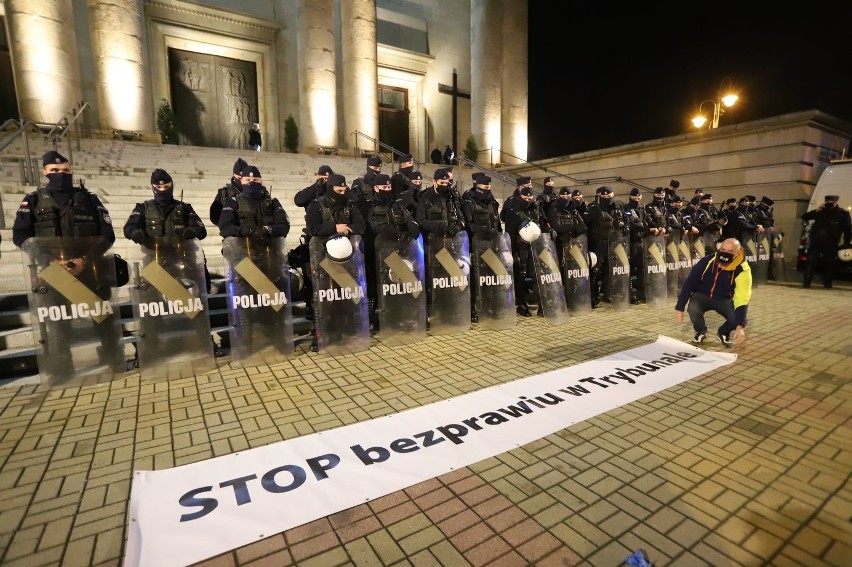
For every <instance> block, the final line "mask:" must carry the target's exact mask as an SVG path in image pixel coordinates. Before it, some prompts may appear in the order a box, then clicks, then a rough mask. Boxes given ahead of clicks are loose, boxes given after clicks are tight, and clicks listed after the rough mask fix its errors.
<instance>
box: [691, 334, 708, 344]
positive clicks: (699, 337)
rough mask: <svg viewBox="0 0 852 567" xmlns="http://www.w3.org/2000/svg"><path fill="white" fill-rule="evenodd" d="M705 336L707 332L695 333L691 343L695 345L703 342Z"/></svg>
mask: <svg viewBox="0 0 852 567" xmlns="http://www.w3.org/2000/svg"><path fill="white" fill-rule="evenodd" d="M706 338H707V333H695V336H694V337H693V338H692V343H693V344H696V345H700V344H701V343H703V342H704V339H706Z"/></svg>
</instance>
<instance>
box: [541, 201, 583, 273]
mask: <svg viewBox="0 0 852 567" xmlns="http://www.w3.org/2000/svg"><path fill="white" fill-rule="evenodd" d="M547 220H548V222H549V223H550V226H551V228H552V229H553V231H554V232H556V241H557V243H558V246H557V248H556V250H557V252H558V254H559V262H560V263H561V262H562V259H563V258H562V251H563V250H564V249H565V247H566V246H568V245H570V243H571V239H572V238H576V237H578V236H580V235H581V234H586V232H588V230H589V228H588V227H587V226H586V221H584V220H583V215H582V214H580V212H579V211H578V210H577V201H575V200H574V199H572V198H571V192H570V190H569V189H568V188H567V187H563V188H562V189H561V190H560V191H559V198H557V199H556V200H555V201H553V203H552V204H551V205H550V208H549V209H548V211H547Z"/></svg>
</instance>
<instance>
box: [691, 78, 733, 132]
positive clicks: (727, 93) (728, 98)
mask: <svg viewBox="0 0 852 567" xmlns="http://www.w3.org/2000/svg"><path fill="white" fill-rule="evenodd" d="M726 82H727V84H728V88H727V90H726V89H725V83H726ZM732 89H733V85H732V84H731V78H730V77H725V78H724V79H722V84H720V85H719V91H718V92H717V93H716V95H717V100H710V99H709V98H708V99H705V100H703V101H701V104H700V105H698V116H696V117H695V118H693V119H692V124H693V126H695V127H696V128H701V127H703V126H704V125H705V124H706V123H707V118H705V117H704V115H702V114H701V108H702V107H703V106H704V103H705V102H709V103H710V104H712V105H713V120H712V121H711V122H710V129H711V130H712V129H713V128H718V127H719V117H720V116H722V113H723V112H725V109H724V108H723V106H726V107H728V108H730V107H732V106H734V105H735V104H736V103H737V100H738V99H739V97H738V96H737V95H736V94H734V93H733V92H732ZM723 93H724V94H723Z"/></svg>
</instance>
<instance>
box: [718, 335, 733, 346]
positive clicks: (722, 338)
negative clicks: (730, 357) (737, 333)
mask: <svg viewBox="0 0 852 567" xmlns="http://www.w3.org/2000/svg"><path fill="white" fill-rule="evenodd" d="M716 336H717V337H719V342H720V343H722V346H723V347H725V348H731V347H732V346H734V342H733V341H732V340H731V335H723V334H722V332H721V331H719V332H718V333H717V334H716Z"/></svg>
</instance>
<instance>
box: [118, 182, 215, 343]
mask: <svg viewBox="0 0 852 567" xmlns="http://www.w3.org/2000/svg"><path fill="white" fill-rule="evenodd" d="M151 189H152V191H153V192H154V198H153V199H148V200H147V201H144V202H142V203H136V206H135V207H134V208H133V212H131V213H130V217H129V218H128V219H127V222H126V223H125V224H124V237H125V238H128V239H130V240H132V241H133V242H135V243H136V244H141V245H143V246H152V245H153V242H154V238H159V237H167V238H175V239H178V240H191V239H193V238H197V239H198V240H203V239H204V238H205V237H206V236H207V229H206V228H205V227H204V221H202V220H201V218H200V217H199V216H198V215H197V214H196V213H195V210H194V209H193V208H192V205H190V204H189V203H185V202H183V201H179V200H177V199H175V197H174V194H175V187H174V181H173V180H172V177H171V175H169V173H168V172H167V171H166V170H164V169H155V170H154V171H153V172H152V173H151ZM159 253H161V254H165V255H168V254H170V253H171V254H175V256H174V260H175V261H179V260H182V259H183V258H180V257H178V256H177V250H175V249H172V250H166V249H160V250H159ZM186 260H187V262H188V263H190V264H191V265H194V264H195V262H196V258H195V256H194V254H188V255H187V257H186ZM206 276H207V273H206V269H205V277H206ZM205 283H206V285H207V290H208V292H209V290H210V282H209V281H207V282H205ZM200 339H202V340H207V337H200ZM146 340H147V339H146ZM153 340H155V341H156V340H157V337H153ZM209 340H211V341H212V340H213V338H212V337H210V339H209ZM202 344H203V343H202ZM176 348H177V347H176ZM214 351H215V353H216V355H217V356H221V355H222V354H224V353H222V352H221V351H219V349H218V347H216V345H215V343H214Z"/></svg>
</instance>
